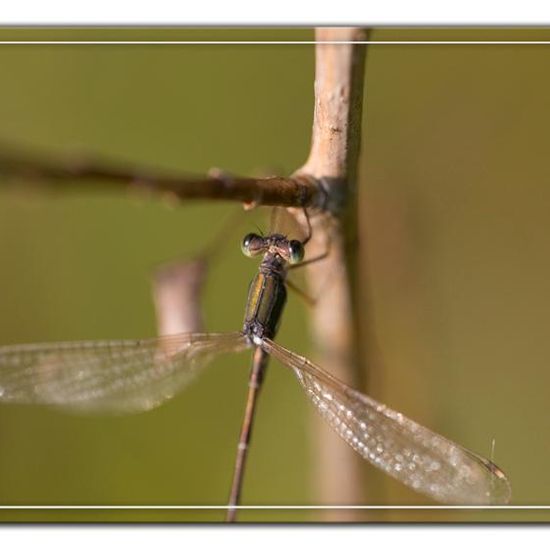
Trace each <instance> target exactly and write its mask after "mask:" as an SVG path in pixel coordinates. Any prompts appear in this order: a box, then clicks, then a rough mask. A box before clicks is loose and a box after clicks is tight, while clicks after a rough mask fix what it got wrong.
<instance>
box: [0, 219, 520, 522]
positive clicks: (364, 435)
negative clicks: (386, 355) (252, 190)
mask: <svg viewBox="0 0 550 550" xmlns="http://www.w3.org/2000/svg"><path fill="white" fill-rule="evenodd" d="M306 218H307V216H306ZM309 233H310V234H309V235H308V236H306V237H305V238H304V239H302V240H296V239H290V238H288V237H287V236H285V235H283V234H280V233H271V234H270V235H267V236H261V235H257V234H253V233H251V234H248V235H247V236H246V237H245V238H244V240H243V242H242V250H243V252H244V253H245V255H247V256H259V255H262V254H263V259H262V261H261V264H260V267H259V271H258V273H257V274H256V276H255V278H254V279H253V281H252V283H251V284H250V287H249V294H248V302H247V305H246V311H245V319H244V326H243V329H242V330H241V331H240V332H233V333H187V334H179V335H174V336H164V337H159V338H153V339H148V340H119V341H116V340H112V341H92V342H67V343H50V344H23V345H14V346H5V347H1V348H0V402H4V403H29V404H38V405H53V406H59V407H64V408H68V409H73V410H75V409H78V410H83V411H86V412H103V413H104V412H136V411H143V410H147V409H150V408H153V407H156V406H158V405H160V404H161V403H162V402H164V401H165V400H167V399H170V398H172V397H173V396H174V395H176V394H177V393H178V392H179V391H180V390H182V388H184V387H185V385H186V384H187V383H188V382H189V381H190V380H192V378H193V376H194V375H195V374H196V373H197V372H198V371H200V370H201V369H203V368H204V367H205V366H206V365H207V364H208V363H209V362H210V361H211V360H213V359H214V358H215V357H217V356H218V355H220V354H223V353H230V352H241V351H244V350H247V349H251V350H253V361H252V368H251V373H250V378H249V390H248V399H247V403H246V410H245V416H244V421H243V425H242V428H241V434H240V438H239V444H238V452H237V459H236V464H235V473H234V479H233V485H232V489H231V494H230V499H229V506H228V519H229V520H233V519H235V513H236V509H235V506H236V505H237V504H238V503H239V501H240V492H241V487H242V480H243V472H244V464H245V461H246V456H247V450H248V445H249V440H250V434H251V429H252V422H253V418H254V411H255V406H256V400H257V396H258V389H259V388H260V386H261V383H262V379H263V376H264V373H265V369H266V366H267V362H268V358H269V356H273V357H275V359H277V360H278V361H279V362H280V363H282V365H284V366H285V367H287V368H289V369H290V370H291V371H293V372H294V374H295V375H296V377H297V379H298V382H299V383H300V385H301V386H302V388H303V389H304V391H305V393H306V395H307V396H308V397H309V399H310V400H311V401H312V403H313V404H314V405H315V407H316V408H317V410H318V411H319V412H320V414H321V415H322V416H323V417H324V418H325V420H326V421H327V422H328V423H329V424H330V426H331V427H332V428H333V429H334V430H335V431H336V433H337V434H338V435H339V436H340V437H341V438H342V439H343V440H344V441H345V442H346V443H348V444H349V445H350V446H351V447H352V448H353V449H354V450H355V451H357V452H358V453H359V454H360V455H361V456H362V457H363V458H365V459H366V460H368V461H369V462H371V463H372V464H373V465H375V466H377V467H378V468H380V469H382V470H383V471H384V472H386V473H387V474H389V475H391V476H393V477H394V478H396V479H398V480H399V481H401V482H403V483H404V484H405V485H408V486H409V487H411V488H412V489H414V490H416V491H418V492H421V493H424V494H425V495H428V496H430V497H432V498H433V499H435V500H436V501H438V502H442V503H452V504H479V505H486V504H502V503H506V502H508V501H509V498H510V494H511V492H510V484H509V482H508V480H507V479H506V476H505V475H504V473H503V472H502V471H501V470H500V469H499V468H498V467H497V466H496V465H495V464H493V463H492V462H491V461H489V460H487V459H485V458H483V457H481V456H479V455H477V454H475V453H473V452H471V451H469V450H467V449H465V448H463V447H461V446H460V445H458V444H456V443H453V442H452V441H450V440H448V439H446V438H445V437H443V436H441V435H438V434H436V433H434V432H432V431H431V430H429V429H428V428H425V427H423V426H421V425H419V424H417V423H416V422H414V421H413V420H410V419H409V418H407V417H405V416H404V415H402V414H401V413H399V412H396V411H394V410H392V409H390V408H389V407H386V406H385V405H383V404H381V403H379V402H377V401H375V400H374V399H372V398H371V397H368V396H366V395H363V394H362V393H360V392H358V391H356V390H354V389H352V388H350V387H348V386H347V385H345V384H344V383H343V382H341V381H339V380H337V379H336V378H334V377H333V376H331V375H330V374H328V373H327V372H325V371H324V370H322V369H321V368H320V367H318V366H317V365H315V364H313V363H312V362H311V361H309V360H308V359H306V358H305V357H301V356H299V355H297V354H295V353H293V352H292V351H289V350H287V349H285V348H284V347H283V346H281V345H280V344H277V343H275V342H274V341H273V338H274V337H275V335H276V332H277V328H278V325H279V321H280V319H281V314H282V312H283V309H284V306H285V302H286V287H285V285H286V277H287V272H288V269H289V268H290V267H293V266H298V265H301V264H305V263H307V261H303V260H304V250H305V244H306V243H307V241H308V240H309V237H310V236H311V228H310V231H309Z"/></svg>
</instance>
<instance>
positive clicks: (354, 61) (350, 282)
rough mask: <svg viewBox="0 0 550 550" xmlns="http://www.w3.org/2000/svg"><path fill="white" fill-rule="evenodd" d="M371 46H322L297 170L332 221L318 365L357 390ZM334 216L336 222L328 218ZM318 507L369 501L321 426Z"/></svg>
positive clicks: (345, 452) (352, 31) (316, 244)
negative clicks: (321, 195) (310, 180)
mask: <svg viewBox="0 0 550 550" xmlns="http://www.w3.org/2000/svg"><path fill="white" fill-rule="evenodd" d="M365 38H366V33H365V31H363V30H362V29H356V28H321V29H318V30H317V31H316V40H317V41H335V40H337V41H358V40H365ZM364 60H365V46H364V45H363V44H349V43H348V44H318V45H317V46H316V67H315V111H314V121H313V136H312V145H311V151H310V155H309V158H308V160H307V162H306V164H305V165H304V166H303V167H302V168H301V169H300V170H299V171H298V173H299V174H304V175H307V176H310V177H314V178H316V179H317V180H320V181H321V182H322V183H323V185H324V187H325V189H326V192H327V201H328V207H329V210H331V211H332V212H333V215H330V216H326V215H323V217H321V216H316V217H314V219H313V224H314V231H313V238H312V240H311V242H310V244H309V245H308V248H309V254H311V256H315V255H317V254H320V253H322V252H323V251H324V250H326V248H327V246H329V247H330V254H329V256H328V258H327V259H326V260H323V261H322V262H318V263H313V264H311V265H310V266H308V267H307V273H306V277H307V279H308V284H309V286H310V289H311V295H312V296H314V297H315V298H316V300H317V303H316V307H315V308H314V310H313V312H312V333H313V339H314V343H315V349H316V350H317V359H318V361H319V363H320V364H321V365H322V366H323V368H326V369H327V370H328V371H329V372H331V373H332V374H333V375H335V376H337V377H338V378H340V379H341V380H343V381H345V382H347V383H348V384H350V385H352V386H354V387H357V386H358V385H359V382H360V379H361V376H360V369H361V365H360V364H359V354H358V353H357V338H356V335H357V326H356V312H355V309H354V306H355V301H354V294H355V292H354V288H355V273H356V270H355V268H356V251H355V248H356V245H357V242H358V239H357V216H356V208H357V201H356V179H357V164H358V158H359V146H360V136H361V112H362V100H363V78H364ZM327 218H329V219H327ZM314 452H315V459H314V464H316V466H317V472H316V475H315V487H316V488H317V492H318V494H317V497H316V502H319V503H320V504H328V505H331V504H334V505H346V504H350V505H351V504H358V503H364V502H365V494H364V489H363V488H364V484H363V479H362V478H363V475H362V463H361V461H360V459H359V457H357V456H356V454H355V453H354V452H353V450H352V449H351V448H348V447H347V446H345V445H342V444H341V442H340V441H338V440H337V436H335V435H334V434H333V432H332V431H331V430H330V429H328V428H327V427H326V426H324V425H322V424H321V422H317V423H316V440H315V447H314ZM358 518H359V516H358V515H357V513H355V512H353V511H333V512H329V513H328V514H327V517H326V519H329V520H344V521H345V520H350V521H351V520H357V519H358Z"/></svg>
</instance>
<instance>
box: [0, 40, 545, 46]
mask: <svg viewBox="0 0 550 550" xmlns="http://www.w3.org/2000/svg"><path fill="white" fill-rule="evenodd" d="M317 44H326V45H337V44H365V45H367V46H375V45H388V46H390V45H425V46H429V45H435V46H438V45H439V46H441V45H443V46H453V45H457V46H458V45H495V46H506V45H510V46H511V45H518V46H527V45H535V46H536V45H539V46H540V45H548V44H550V40H372V41H369V40H357V41H342V40H328V41H315V40H0V45H3V46H17V45H22V46H23V45H29V46H79V45H82V46H87V45H96V46H116V45H120V46H156V45H159V46H193V45H216V46H239V45H264V46H271V45H288V46H298V45H310V46H314V45H317Z"/></svg>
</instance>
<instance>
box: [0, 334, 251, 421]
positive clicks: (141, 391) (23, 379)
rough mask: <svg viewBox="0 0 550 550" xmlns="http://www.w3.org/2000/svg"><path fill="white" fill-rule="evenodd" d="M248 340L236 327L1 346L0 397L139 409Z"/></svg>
mask: <svg viewBox="0 0 550 550" xmlns="http://www.w3.org/2000/svg"><path fill="white" fill-rule="evenodd" d="M246 347H247V342H246V340H245V338H244V337H243V336H242V335H241V334H240V333H238V332H235V333H225V334H193V333H189V334H179V335H174V336H163V337H160V338H152V339H149V340H110V341H97V342H96V341H90V342H63V343H49V344H22V345H15V346H4V347H0V402H5V403H21V404H24V403H26V404H36V405H54V406H59V407H64V408H70V409H73V410H78V411H83V412H99V413H103V412H104V413H113V412H118V413H128V412H139V411H144V410H148V409H151V408H154V407H156V406H158V405H160V404H161V403H162V402H163V401H166V400H167V399H170V398H171V397H173V396H174V394H175V393H177V392H178V391H180V390H181V389H182V388H183V387H184V386H185V385H186V384H187V383H188V382H189V381H190V380H191V379H192V378H193V375H194V374H195V372H196V371H197V370H199V369H201V368H203V367H204V366H206V364H207V363H208V362H209V361H211V360H212V359H214V358H215V357H217V356H218V355H220V354H223V353H228V352H238V351H242V350H244V349H245V348H246Z"/></svg>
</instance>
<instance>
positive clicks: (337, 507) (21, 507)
mask: <svg viewBox="0 0 550 550" xmlns="http://www.w3.org/2000/svg"><path fill="white" fill-rule="evenodd" d="M229 508H235V509H236V510H493V511H494V510H550V505H541V506H538V505H535V504H533V505H530V504H526V505H517V506H507V505H495V506H481V505H479V506H478V505H443V506H437V505H435V504H434V505H429V504H428V505H422V504H418V505H416V504H410V505H407V504H403V505H396V506H393V505H389V504H388V505H374V504H373V505H351V506H344V505H335V506H329V505H288V506H285V505H282V504H281V505H267V504H266V505H244V504H243V505H238V506H227V505H221V504H220V505H217V504H213V505H209V504H205V505H196V506H193V505H179V504H174V505H170V504H166V505H163V504H159V505H150V506H149V505H141V504H136V505H122V504H121V505H107V504H105V505H103V504H92V505H85V504H83V505H73V506H71V505H63V504H59V505H58V504H47V505H44V506H40V505H33V504H28V505H27V504H20V505H14V506H9V505H0V510H228V509H229Z"/></svg>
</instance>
